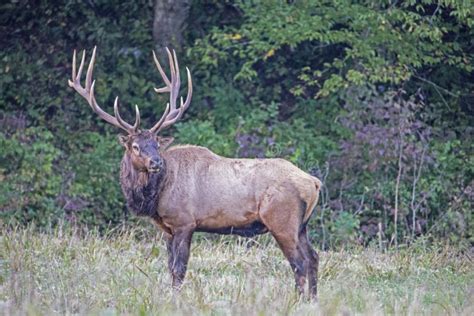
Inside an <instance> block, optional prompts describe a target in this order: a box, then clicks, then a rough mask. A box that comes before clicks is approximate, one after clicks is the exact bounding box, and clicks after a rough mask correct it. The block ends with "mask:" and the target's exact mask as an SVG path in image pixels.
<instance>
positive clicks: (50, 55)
mask: <svg viewBox="0 0 474 316" xmlns="http://www.w3.org/2000/svg"><path fill="white" fill-rule="evenodd" d="M187 3H188V2H187ZM1 7H2V10H0V21H1V22H0V27H1V32H2V34H4V35H2V37H1V39H0V47H1V50H0V57H1V61H2V62H1V64H0V90H1V91H2V92H1V96H0V148H1V149H0V214H1V222H2V223H3V224H4V225H17V224H22V225H23V224H27V223H32V222H33V223H35V224H36V225H38V226H40V227H41V226H47V225H50V224H51V223H52V224H54V223H57V222H59V221H65V222H68V223H72V224H74V225H94V226H96V227H97V226H99V227H104V229H105V227H107V226H109V225H115V224H117V223H120V222H122V221H127V220H130V216H129V215H128V212H127V211H126V203H125V199H124V198H123V197H122V193H121V189H120V185H119V174H121V175H120V177H121V178H122V180H123V179H126V180H127V181H134V182H136V183H140V184H141V185H140V186H138V187H137V188H135V189H133V190H125V191H126V192H124V193H125V194H128V195H130V196H131V199H130V200H131V201H134V204H136V206H135V207H134V206H132V205H130V206H131V207H132V208H133V209H136V210H137V211H139V212H143V213H147V212H148V211H147V210H148V207H147V205H150V204H149V203H151V202H152V201H153V200H154V199H157V198H159V197H158V196H154V195H153V194H150V192H154V190H150V189H155V188H151V187H150V186H155V185H156V186H159V184H158V183H159V181H157V182H150V181H147V179H141V178H140V179H138V178H134V177H137V176H136V175H134V174H133V173H131V172H130V168H128V167H129V165H127V162H126V161H123V162H122V172H121V173H120V170H119V169H120V167H119V166H120V162H119V161H120V157H121V155H122V148H121V146H120V145H119V143H118V142H117V140H116V137H115V135H116V133H117V131H116V130H115V129H113V127H109V126H107V124H105V123H103V122H101V121H100V120H99V119H98V118H97V117H96V116H94V114H93V113H92V111H91V110H90V108H89V107H88V106H87V104H85V103H84V101H83V100H82V99H80V98H79V97H77V96H75V95H74V93H72V92H71V90H70V89H69V88H68V86H67V80H66V79H65V78H68V77H69V74H70V72H71V67H72V66H71V56H72V52H73V50H74V49H78V50H81V49H90V48H92V47H93V46H94V45H95V44H97V46H98V57H97V58H98V62H97V64H98V66H97V69H96V74H97V76H96V77H97V78H98V80H97V82H96V87H95V88H96V94H97V99H98V101H99V103H100V104H101V105H103V106H104V109H105V110H107V111H108V112H109V113H112V112H113V109H112V105H113V101H114V98H115V96H116V95H119V96H120V100H121V101H122V102H123V105H121V111H122V112H123V117H124V118H125V119H128V121H133V115H134V112H133V111H134V107H133V105H135V104H138V105H139V107H140V110H141V114H142V118H143V119H142V121H143V122H142V124H143V125H146V126H152V124H153V123H154V122H156V120H157V119H158V118H159V117H160V115H161V113H162V112H163V110H164V105H165V104H166V98H165V97H163V98H162V99H160V98H157V96H156V93H155V92H154V91H153V88H154V87H155V85H156V83H157V82H158V81H159V78H158V74H157V73H156V70H155V68H154V65H153V62H152V54H151V51H152V49H153V48H156V47H157V46H159V43H157V41H159V38H157V36H158V35H159V33H157V32H156V31H155V32H154V31H153V25H154V24H155V25H156V23H154V21H153V19H154V17H155V16H160V15H159V14H155V13H156V12H155V11H154V10H155V9H156V8H154V7H153V3H152V2H150V1H137V2H120V1H114V2H107V3H105V2H104V3H99V2H95V1H88V2H80V3H76V2H75V1H53V2H41V3H38V2H35V1H21V2H20V3H17V2H7V3H4V4H2V5H1ZM185 9H186V10H185V11H183V12H186V14H188V15H189V16H188V17H187V19H186V18H185V17H184V16H181V17H180V21H186V22H185V23H184V22H183V27H182V28H181V29H182V33H181V34H179V35H180V36H179V41H178V42H179V43H181V44H179V45H180V46H181V47H180V56H182V57H180V63H181V65H193V67H192V69H191V72H192V74H193V79H194V88H195V89H194V96H193V101H192V106H191V107H190V108H189V110H188V111H187V112H186V114H185V115H184V116H183V119H182V121H181V123H178V124H177V125H176V126H175V127H174V128H173V130H172V134H173V136H175V138H176V141H175V143H189V144H196V145H202V146H206V147H209V148H210V149H212V150H213V151H214V152H216V153H218V154H221V155H224V156H228V157H251V158H255V157H282V158H285V159H288V160H290V161H292V162H293V163H295V164H297V165H298V166H299V167H300V168H301V169H303V170H305V171H307V172H310V173H311V174H313V175H315V176H317V177H318V178H320V179H321V180H322V181H323V183H324V184H325V185H324V187H323V188H322V192H321V198H320V203H319V204H318V206H317V208H316V212H314V215H313V217H312V219H311V221H310V222H309V228H310V229H308V231H309V232H310V234H311V237H312V238H313V240H314V241H317V242H319V243H320V247H337V246H341V245H347V244H362V245H367V244H370V243H375V244H377V245H381V246H382V247H386V246H389V245H394V244H396V243H399V244H400V243H411V242H414V241H416V240H422V241H425V240H438V239H442V240H448V241H449V242H451V243H456V244H469V242H470V241H471V239H472V235H473V234H472V233H473V216H472V202H473V199H474V182H473V173H474V169H473V168H474V167H473V166H474V161H473V155H472V152H473V148H472V139H473V135H472V134H473V129H472V126H474V120H473V112H472V104H473V102H474V83H473V80H472V65H473V60H472V58H473V56H472V53H471V52H472V45H473V43H472V38H474V34H473V29H474V28H473V26H474V18H473V16H474V15H473V8H472V6H471V5H470V3H469V1H454V2H450V4H440V3H438V2H435V1H425V2H423V4H418V3H412V2H410V1H403V2H390V3H387V4H385V3H384V2H377V3H375V2H373V1H366V2H357V3H354V2H353V1H343V2H338V3H335V4H330V3H326V2H324V3H320V2H319V1H301V2H300V1H292V2H291V3H288V4H281V3H279V5H277V6H276V5H274V4H272V3H270V2H263V3H259V4H255V3H248V4H247V3H239V4H235V3H228V2H225V3H221V2H212V1H192V2H191V6H190V7H187V8H185ZM165 22H166V21H165ZM158 37H159V36H158ZM177 45H178V44H177ZM182 76H183V78H184V76H185V73H184V71H183V72H182ZM127 170H128V171H127ZM153 176H154V177H160V175H159V174H156V175H153ZM148 180H149V179H148ZM129 183H131V182H129ZM138 205H140V207H138Z"/></svg>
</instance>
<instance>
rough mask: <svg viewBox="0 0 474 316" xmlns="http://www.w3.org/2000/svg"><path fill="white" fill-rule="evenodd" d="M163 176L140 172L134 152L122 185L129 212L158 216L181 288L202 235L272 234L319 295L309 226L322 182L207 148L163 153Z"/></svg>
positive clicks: (284, 165)
mask: <svg viewBox="0 0 474 316" xmlns="http://www.w3.org/2000/svg"><path fill="white" fill-rule="evenodd" d="M161 158H162V159H163V161H164V164H165V168H164V170H163V172H162V173H159V174H155V173H147V172H140V171H138V172H137V171H136V170H135V168H133V164H132V163H131V162H130V160H131V159H130V153H126V154H125V156H124V159H123V161H122V171H121V182H122V188H123V191H124V194H125V196H126V198H127V202H128V205H129V207H130V208H131V210H132V211H133V212H135V213H136V214H138V215H147V216H150V217H151V218H153V220H154V221H155V223H156V224H157V225H158V227H160V228H161V229H162V230H163V231H164V232H165V233H166V235H167V237H168V240H169V242H168V249H169V251H170V261H169V267H170V270H171V272H172V275H173V284H174V285H175V286H179V285H180V284H181V283H182V281H183V278H184V274H185V271H186V264H187V260H188V258H189V244H190V241H191V237H192V234H193V232H194V231H205V232H215V233H226V234H230V233H233V234H238V235H242V236H253V235H256V234H261V233H265V232H267V231H269V232H270V233H271V234H272V235H273V236H274V237H275V238H276V240H277V242H278V244H279V246H280V247H281V249H282V250H283V252H284V254H285V256H286V257H287V258H288V260H289V262H290V265H291V266H292V269H293V270H294V271H295V278H296V285H297V288H298V289H299V290H300V291H301V292H302V291H304V290H303V288H304V285H305V281H306V277H308V278H309V286H310V291H311V293H312V295H314V296H315V295H316V277H317V265H318V258H317V254H316V252H315V251H314V250H313V249H312V247H311V246H310V244H309V240H308V237H307V234H306V224H307V222H308V220H309V217H310V215H311V213H312V211H313V209H314V207H315V205H316V203H317V201H318V195H319V189H320V187H321V182H320V181H319V180H318V179H317V178H315V177H312V176H310V175H308V174H307V173H305V172H303V171H301V170H300V169H298V168H297V167H295V166H294V165H293V164H291V163H290V162H288V161H286V160H283V159H229V158H224V157H221V156H218V155H216V154H214V153H213V152H211V151H210V150H208V149H207V148H203V147H198V146H189V145H186V146H175V147H172V148H170V149H168V150H166V151H163V152H161Z"/></svg>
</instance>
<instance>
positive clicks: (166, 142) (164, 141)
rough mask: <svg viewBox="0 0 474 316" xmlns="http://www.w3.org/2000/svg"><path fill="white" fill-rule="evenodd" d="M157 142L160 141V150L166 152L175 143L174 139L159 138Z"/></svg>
mask: <svg viewBox="0 0 474 316" xmlns="http://www.w3.org/2000/svg"><path fill="white" fill-rule="evenodd" d="M156 140H157V141H158V144H160V150H166V148H168V146H169V145H171V143H173V142H174V137H161V136H157V137H156Z"/></svg>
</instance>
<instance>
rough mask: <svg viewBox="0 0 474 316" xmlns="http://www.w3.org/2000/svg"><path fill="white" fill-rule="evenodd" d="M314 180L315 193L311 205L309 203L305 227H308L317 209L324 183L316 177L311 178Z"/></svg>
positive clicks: (305, 216) (304, 218)
mask: <svg viewBox="0 0 474 316" xmlns="http://www.w3.org/2000/svg"><path fill="white" fill-rule="evenodd" d="M311 178H312V180H313V181H314V189H315V190H314V191H313V197H312V200H311V201H310V203H308V208H307V209H306V212H305V215H304V217H303V225H306V224H307V223H308V221H309V219H310V218H311V214H313V211H314V208H315V207H316V204H318V200H319V191H320V190H321V186H322V185H323V183H322V182H321V181H320V180H319V179H318V178H316V177H311Z"/></svg>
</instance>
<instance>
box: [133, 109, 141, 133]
mask: <svg viewBox="0 0 474 316" xmlns="http://www.w3.org/2000/svg"><path fill="white" fill-rule="evenodd" d="M139 126H140V110H139V109H138V105H136V104H135V124H133V130H134V131H135V132H136V131H138V127H139Z"/></svg>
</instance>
